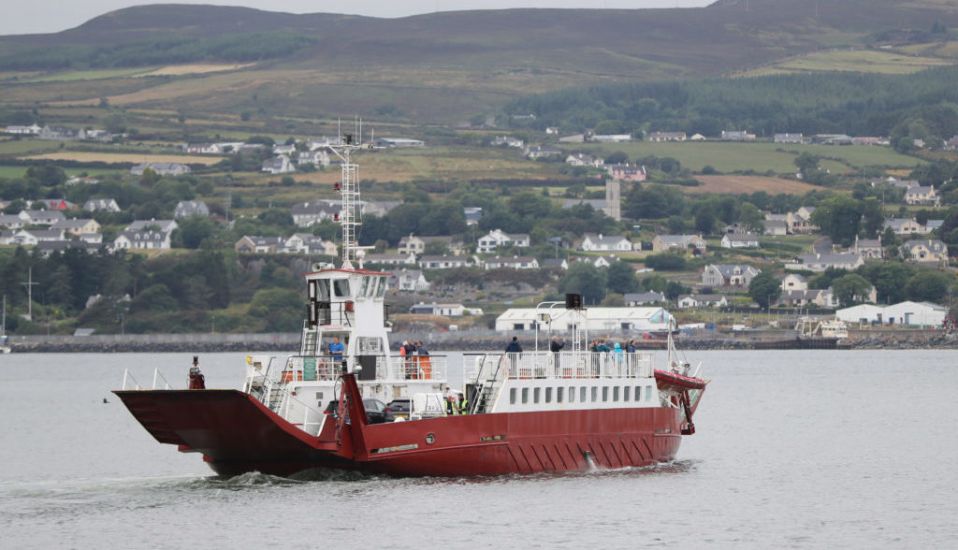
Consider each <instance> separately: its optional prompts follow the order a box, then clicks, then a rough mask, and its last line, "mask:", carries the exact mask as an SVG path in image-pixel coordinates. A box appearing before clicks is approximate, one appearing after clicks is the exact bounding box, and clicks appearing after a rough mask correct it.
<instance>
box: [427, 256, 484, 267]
mask: <svg viewBox="0 0 958 550" xmlns="http://www.w3.org/2000/svg"><path fill="white" fill-rule="evenodd" d="M471 265H472V259H471V258H469V257H467V256H423V257H422V258H419V267H421V268H423V269H461V268H464V267H469V266H471Z"/></svg>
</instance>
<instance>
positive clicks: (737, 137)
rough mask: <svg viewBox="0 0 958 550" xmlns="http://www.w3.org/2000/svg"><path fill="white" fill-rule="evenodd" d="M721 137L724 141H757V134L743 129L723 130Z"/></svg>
mask: <svg viewBox="0 0 958 550" xmlns="http://www.w3.org/2000/svg"><path fill="white" fill-rule="evenodd" d="M721 139H722V141H755V139H756V135H755V134H752V133H749V132H746V131H741V130H732V131H726V130H722V137H721Z"/></svg>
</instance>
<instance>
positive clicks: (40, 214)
mask: <svg viewBox="0 0 958 550" xmlns="http://www.w3.org/2000/svg"><path fill="white" fill-rule="evenodd" d="M19 216H20V219H21V220H23V225H53V224H55V223H57V222H58V221H62V220H65V219H66V216H64V215H63V212H60V211H59V210H21V211H20V214H19Z"/></svg>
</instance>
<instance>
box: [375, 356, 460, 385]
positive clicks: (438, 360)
mask: <svg viewBox="0 0 958 550" xmlns="http://www.w3.org/2000/svg"><path fill="white" fill-rule="evenodd" d="M386 359H387V358H386V357H385V356H382V355H381V356H378V357H377V358H376V380H383V381H392V380H435V381H445V380H446V372H447V368H446V367H447V358H446V356H444V355H413V356H408V357H399V356H396V357H389V360H388V361H387V360H386Z"/></svg>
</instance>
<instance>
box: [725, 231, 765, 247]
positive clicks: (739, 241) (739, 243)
mask: <svg viewBox="0 0 958 550" xmlns="http://www.w3.org/2000/svg"><path fill="white" fill-rule="evenodd" d="M721 244H722V248H758V247H759V242H758V237H757V236H755V235H751V234H748V233H726V234H725V235H722V243H721Z"/></svg>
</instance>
